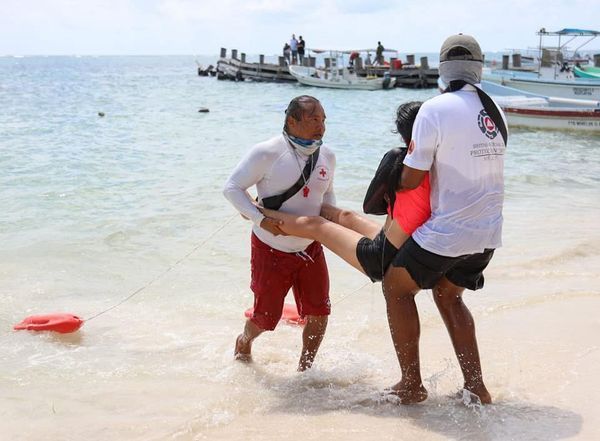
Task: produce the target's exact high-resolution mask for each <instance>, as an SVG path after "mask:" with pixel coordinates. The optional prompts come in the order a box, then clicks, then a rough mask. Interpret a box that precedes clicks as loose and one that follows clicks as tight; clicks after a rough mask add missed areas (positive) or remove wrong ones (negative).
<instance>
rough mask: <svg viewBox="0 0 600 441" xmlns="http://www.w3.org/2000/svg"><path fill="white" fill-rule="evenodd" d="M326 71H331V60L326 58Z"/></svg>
mask: <svg viewBox="0 0 600 441" xmlns="http://www.w3.org/2000/svg"><path fill="white" fill-rule="evenodd" d="M324 61H325V69H329V68H330V67H331V58H329V57H325V59H324Z"/></svg>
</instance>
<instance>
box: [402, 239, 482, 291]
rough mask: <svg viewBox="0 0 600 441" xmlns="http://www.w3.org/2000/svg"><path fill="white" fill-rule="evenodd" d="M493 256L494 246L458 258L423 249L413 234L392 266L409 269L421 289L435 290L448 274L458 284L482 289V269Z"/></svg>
mask: <svg viewBox="0 0 600 441" xmlns="http://www.w3.org/2000/svg"><path fill="white" fill-rule="evenodd" d="M493 255H494V250H493V249H486V250H484V251H483V253H475V254H466V255H464V256H458V257H446V256H440V255H439V254H435V253H432V252H430V251H427V250H425V249H423V248H421V247H420V246H419V244H418V243H417V242H415V241H414V239H413V238H412V237H411V238H409V239H408V240H407V241H406V242H405V243H404V245H403V246H402V247H401V248H400V250H399V251H398V253H396V255H395V257H394V259H393V261H392V265H394V266H400V267H403V268H406V270H407V271H408V273H409V274H410V276H411V277H412V279H413V280H414V281H415V282H416V283H417V285H419V287H420V288H421V289H432V288H433V287H434V286H435V284H436V283H438V282H439V281H440V279H441V278H442V277H446V278H447V279H448V280H449V281H450V282H452V283H454V284H455V285H457V286H461V287H463V288H466V289H470V290H473V291H475V290H476V289H481V288H483V282H484V278H483V270H484V269H485V268H486V267H487V266H488V264H489V263H490V260H492V256H493Z"/></svg>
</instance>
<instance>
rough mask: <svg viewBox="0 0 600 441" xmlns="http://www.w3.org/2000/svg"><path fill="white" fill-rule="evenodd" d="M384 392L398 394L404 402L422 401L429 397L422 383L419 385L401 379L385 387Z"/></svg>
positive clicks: (401, 401)
mask: <svg viewBox="0 0 600 441" xmlns="http://www.w3.org/2000/svg"><path fill="white" fill-rule="evenodd" d="M384 393H385V394H388V395H395V396H397V397H398V398H399V399H400V403H402V404H414V403H420V402H421V401H425V400H426V399H427V389H425V387H423V384H421V383H419V384H418V385H417V384H410V383H405V382H403V381H400V382H399V383H396V384H394V385H393V386H392V387H390V388H387V389H385V391H384Z"/></svg>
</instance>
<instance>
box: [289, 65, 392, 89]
mask: <svg viewBox="0 0 600 441" xmlns="http://www.w3.org/2000/svg"><path fill="white" fill-rule="evenodd" d="M289 70H290V73H291V74H292V75H293V76H294V77H295V78H296V79H297V80H298V82H299V83H301V84H304V85H306V86H315V87H328V88H332V89H351V90H383V89H388V88H391V87H394V83H395V81H396V80H395V78H390V77H389V76H388V77H383V78H379V77H359V76H358V75H356V74H355V73H352V72H350V71H349V70H348V68H346V67H343V68H340V69H337V68H334V69H333V70H332V69H321V68H315V67H305V66H289Z"/></svg>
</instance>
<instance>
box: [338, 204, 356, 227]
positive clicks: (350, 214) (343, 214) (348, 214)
mask: <svg viewBox="0 0 600 441" xmlns="http://www.w3.org/2000/svg"><path fill="white" fill-rule="evenodd" d="M339 217H340V222H339V223H341V224H344V223H346V222H348V221H351V220H352V219H354V218H355V217H356V213H355V212H354V211H352V210H347V209H345V208H342V209H340V215H339Z"/></svg>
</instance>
